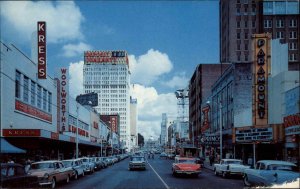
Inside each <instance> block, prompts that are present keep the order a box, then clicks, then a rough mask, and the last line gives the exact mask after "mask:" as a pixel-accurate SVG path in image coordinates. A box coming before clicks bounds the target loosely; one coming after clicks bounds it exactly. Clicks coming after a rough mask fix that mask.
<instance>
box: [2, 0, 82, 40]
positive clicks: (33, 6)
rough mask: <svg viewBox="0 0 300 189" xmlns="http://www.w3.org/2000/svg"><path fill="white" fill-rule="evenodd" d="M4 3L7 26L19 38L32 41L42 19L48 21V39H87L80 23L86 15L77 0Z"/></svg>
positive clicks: (3, 9)
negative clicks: (82, 12)
mask: <svg viewBox="0 0 300 189" xmlns="http://www.w3.org/2000/svg"><path fill="white" fill-rule="evenodd" d="M0 5H1V16H2V17H3V18H5V20H6V21H7V25H6V26H5V29H6V30H9V31H11V32H12V33H14V34H15V33H17V34H18V37H19V38H25V39H27V40H29V39H30V37H31V34H32V32H34V31H36V29H37V22H38V21H46V24H47V33H46V35H47V41H48V42H59V41H65V40H76V39H82V38H83V34H82V33H81V29H80V25H81V23H82V22H83V21H84V17H83V15H82V14H81V12H80V10H79V8H78V7H77V6H76V4H75V3H74V2H73V1H55V2H51V1H34V2H33V1H2V2H1V4H0ZM1 28H3V27H2V26H1Z"/></svg>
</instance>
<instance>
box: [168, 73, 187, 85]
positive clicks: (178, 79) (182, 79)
mask: <svg viewBox="0 0 300 189" xmlns="http://www.w3.org/2000/svg"><path fill="white" fill-rule="evenodd" d="M188 84H189V78H187V77H186V76H185V73H182V74H180V75H178V76H177V75H176V76H173V78H172V79H171V80H170V81H167V82H163V85H165V86H168V87H171V88H186V87H187V86H188Z"/></svg>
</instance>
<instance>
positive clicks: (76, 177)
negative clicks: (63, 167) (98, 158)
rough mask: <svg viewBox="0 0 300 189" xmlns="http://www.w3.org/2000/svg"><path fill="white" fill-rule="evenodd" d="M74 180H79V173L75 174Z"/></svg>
mask: <svg viewBox="0 0 300 189" xmlns="http://www.w3.org/2000/svg"><path fill="white" fill-rule="evenodd" d="M74 179H75V180H77V179H78V173H77V172H75V176H74Z"/></svg>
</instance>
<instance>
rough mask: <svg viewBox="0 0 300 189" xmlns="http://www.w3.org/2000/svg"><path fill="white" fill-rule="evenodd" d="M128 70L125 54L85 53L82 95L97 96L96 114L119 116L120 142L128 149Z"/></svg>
mask: <svg viewBox="0 0 300 189" xmlns="http://www.w3.org/2000/svg"><path fill="white" fill-rule="evenodd" d="M129 86H130V71H129V62H128V55H127V52H126V51H85V52H84V66H83V87H84V93H91V92H95V93H97V94H98V106H96V107H95V109H96V111H97V112H98V113H100V114H101V115H116V114H118V115H119V116H120V120H119V123H120V125H119V126H120V128H116V131H117V132H118V134H119V135H120V143H122V144H123V145H124V146H125V147H127V148H128V150H130V145H129V144H130V95H129V88H130V87H129Z"/></svg>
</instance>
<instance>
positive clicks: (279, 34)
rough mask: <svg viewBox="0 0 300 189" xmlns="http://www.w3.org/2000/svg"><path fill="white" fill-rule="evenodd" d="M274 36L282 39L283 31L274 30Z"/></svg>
mask: <svg viewBox="0 0 300 189" xmlns="http://www.w3.org/2000/svg"><path fill="white" fill-rule="evenodd" d="M276 38H278V39H283V38H284V35H283V32H282V31H280V32H276Z"/></svg>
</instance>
